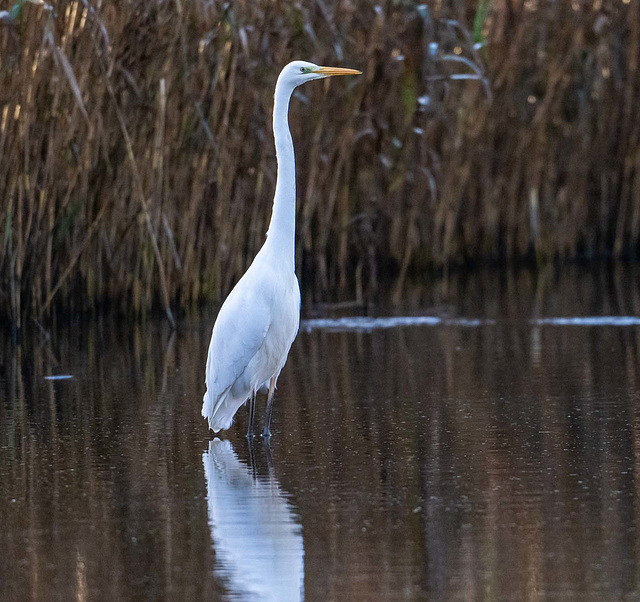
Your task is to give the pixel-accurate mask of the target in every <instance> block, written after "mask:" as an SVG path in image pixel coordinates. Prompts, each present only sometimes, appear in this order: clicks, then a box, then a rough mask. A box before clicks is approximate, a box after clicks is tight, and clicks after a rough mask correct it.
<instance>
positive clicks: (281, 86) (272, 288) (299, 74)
mask: <svg viewBox="0 0 640 602" xmlns="http://www.w3.org/2000/svg"><path fill="white" fill-rule="evenodd" d="M358 74H360V71H356V70H355V69H342V68H339V67H320V66H318V65H314V64H313V63H307V62H305V61H293V62H291V63H289V64H288V65H287V66H286V67H284V69H283V70H282V71H281V72H280V75H279V76H278V81H277V83H276V90H275V95H274V102H273V135H274V138H275V145H276V158H277V161H278V176H277V180H276V191H275V196H274V199H273V210H272V213H271V222H270V223H269V229H268V231H267V240H266V241H265V243H264V244H263V245H262V248H261V249H260V251H259V252H258V254H257V255H256V257H255V258H254V260H253V262H252V264H251V265H250V266H249V269H248V270H247V271H246V273H245V274H244V276H242V278H241V279H240V280H239V281H238V283H237V284H236V285H235V287H234V288H233V290H232V291H231V293H229V296H228V297H227V299H226V300H225V302H224V303H223V305H222V308H221V309H220V312H219V313H218V317H217V319H216V322H215V324H214V326H213V333H212V335H211V343H210V344H209V354H208V357H207V367H206V385H207V390H206V392H205V394H204V398H203V403H202V416H203V417H204V418H206V419H207V420H208V421H209V428H210V429H212V430H213V431H214V432H218V431H219V430H221V429H228V428H229V427H230V426H231V423H232V422H233V417H234V415H235V413H236V412H237V410H238V408H239V407H240V406H241V405H242V404H243V403H245V402H246V401H247V400H249V426H248V428H247V436H248V437H250V436H253V419H254V415H255V399H256V393H257V392H258V391H268V397H267V409H266V414H265V421H264V429H263V431H262V434H263V436H265V437H269V436H270V435H271V431H270V428H269V425H270V423H271V411H272V410H273V396H274V392H275V388H276V382H277V380H278V376H279V375H280V371H281V370H282V368H283V366H284V364H285V362H286V361H287V355H288V354H289V349H290V348H291V344H292V343H293V340H294V339H295V338H296V334H297V333H298V326H299V324H300V288H299V286H298V279H297V277H296V273H295V229H296V166H295V156H294V151H293V140H292V139H291V132H290V131H289V100H290V99H291V94H292V93H293V91H294V90H295V89H296V88H297V87H298V86H300V85H301V84H304V83H305V82H308V81H311V80H313V79H321V78H324V77H330V76H332V75H358Z"/></svg>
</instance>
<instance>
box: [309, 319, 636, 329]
mask: <svg viewBox="0 0 640 602" xmlns="http://www.w3.org/2000/svg"><path fill="white" fill-rule="evenodd" d="M527 322H528V324H529V325H530V326H640V316H581V317H580V316H576V317H559V318H533V319H530V320H528V321H527ZM497 323H498V321H497V320H493V319H479V318H439V317H437V316H390V317H381V318H372V317H368V316H354V317H346V318H318V319H311V320H302V322H301V323H300V328H301V329H302V330H304V331H305V332H310V331H312V330H318V329H321V330H332V331H349V330H354V331H360V332H370V331H372V330H380V329H386V328H401V327H407V326H458V327H464V328H469V327H478V326H495V325H496V324H497Z"/></svg>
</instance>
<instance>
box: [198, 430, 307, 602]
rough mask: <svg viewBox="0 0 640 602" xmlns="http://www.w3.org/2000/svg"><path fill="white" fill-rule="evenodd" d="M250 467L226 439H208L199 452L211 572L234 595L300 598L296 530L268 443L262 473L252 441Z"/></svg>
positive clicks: (300, 546) (301, 575)
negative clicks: (213, 561)
mask: <svg viewBox="0 0 640 602" xmlns="http://www.w3.org/2000/svg"><path fill="white" fill-rule="evenodd" d="M249 445H250V457H251V466H248V465H247V464H245V463H244V462H241V461H240V460H239V458H238V456H237V454H236V453H235V451H234V450H233V446H232V445H231V442H230V441H226V440H225V441H221V440H220V439H217V438H216V439H214V440H213V441H211V442H209V449H208V450H207V451H205V452H204V454H203V455H202V464H203V466H204V475H205V480H206V483H207V505H208V510H209V526H210V527H211V538H212V541H213V547H214V550H215V554H216V568H215V571H214V572H215V574H216V577H218V578H219V579H220V580H221V581H222V582H223V583H225V584H226V585H227V587H228V589H229V593H230V594H231V596H230V597H232V598H233V599H240V600H245V599H246V600H264V601H268V600H273V601H282V600H301V599H302V598H303V590H304V546H303V541H302V529H301V526H300V523H299V521H298V518H297V517H296V514H295V512H294V510H293V507H292V505H291V503H290V502H289V501H288V500H287V498H286V496H285V495H284V494H283V492H282V490H281V489H280V484H279V483H278V480H277V479H276V476H275V471H274V468H273V462H272V460H271V453H270V450H269V447H268V444H265V445H264V446H263V450H264V455H265V459H266V463H267V468H268V474H267V475H266V476H261V475H259V474H258V471H257V466H256V454H255V451H254V448H253V445H254V444H253V442H250V443H249Z"/></svg>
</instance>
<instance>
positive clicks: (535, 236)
mask: <svg viewBox="0 0 640 602" xmlns="http://www.w3.org/2000/svg"><path fill="white" fill-rule="evenodd" d="M0 8H2V9H6V12H3V11H0V237H1V238H0V282H1V289H0V313H1V314H2V316H3V317H8V318H10V319H12V320H13V321H14V323H15V324H16V325H17V326H18V327H19V326H20V322H21V320H22V319H24V317H26V316H28V317H34V318H36V319H38V318H40V317H41V316H46V315H47V314H48V313H49V312H51V310H52V309H53V308H54V307H58V308H62V309H64V310H66V311H86V310H90V309H92V308H95V307H98V306H103V305H105V304H110V305H115V306H116V307H118V308H120V309H121V310H122V311H124V312H133V313H141V312H146V311H148V310H149V309H151V308H152V307H153V306H154V305H156V304H157V305H161V306H163V307H164V308H165V311H166V312H167V315H168V316H169V319H170V320H171V321H172V320H173V317H172V310H171V308H173V309H174V310H175V309H176V308H180V309H184V308H188V307H189V306H190V305H192V304H193V303H195V302H197V301H200V300H220V299H221V298H222V297H223V296H224V294H226V293H227V292H228V291H229V290H230V288H231V286H232V285H233V283H234V282H235V281H236V280H237V278H238V277H239V276H240V275H241V273H242V272H243V271H244V269H245V268H246V266H247V264H248V263H249V262H250V261H251V259H252V258H253V256H254V254H255V253H256V251H257V250H258V248H259V246H260V245H261V243H262V241H263V239H264V232H265V231H266V228H267V223H268V219H269V216H270V210H271V199H272V194H273V190H274V184H275V173H276V164H275V156H274V149H273V142H272V137H271V124H270V115H271V107H272V95H273V86H274V83H275V79H276V77H277V73H278V71H279V69H280V68H281V67H282V65H284V64H285V63H286V62H287V61H289V60H290V59H292V58H304V59H308V60H312V61H314V62H317V63H321V64H322V63H324V64H338V65H345V66H351V67H357V68H360V69H362V70H363V71H364V75H363V76H362V77H361V78H354V79H353V80H351V81H346V80H342V81H339V82H337V83H328V82H327V83H324V84H323V83H318V84H316V85H310V86H307V87H305V88H303V89H301V90H300V91H299V93H298V94H296V98H297V99H298V100H297V101H295V100H294V102H293V105H292V106H293V116H292V119H291V126H292V130H293V135H294V140H295V144H296V153H297V162H298V201H299V207H298V216H299V217H298V253H297V261H298V271H299V274H300V275H301V280H302V285H303V290H304V292H305V294H306V296H307V297H308V298H310V299H313V300H320V299H323V298H326V297H327V296H328V295H335V294H339V293H341V292H342V293H344V292H346V291H349V292H350V294H353V291H354V290H355V294H356V296H357V297H358V298H360V299H361V298H365V297H368V296H371V295H373V294H375V291H376V288H377V285H378V281H379V280H380V279H381V277H383V276H386V273H387V272H392V273H393V274H394V275H395V276H396V278H397V284H396V300H398V299H400V298H401V296H402V292H403V290H404V283H405V279H406V278H407V275H408V274H409V273H411V271H412V270H414V271H415V270H420V269H423V268H424V267H426V266H436V267H444V268H445V269H446V268H447V267H448V266H450V265H452V264H464V263H467V262H469V261H481V260H492V261H494V260H498V261H503V260H516V259H521V258H529V259H532V258H533V259H535V260H536V261H539V262H542V261H547V260H551V259H554V258H571V257H576V256H595V255H603V254H615V255H625V254H635V253H636V251H637V249H638V239H639V230H640V114H639V113H640V104H639V103H638V102H637V98H638V92H639V90H638V88H639V86H640V74H639V70H638V61H639V59H640V14H638V13H639V8H638V3H637V2H633V1H631V2H625V1H624V0H622V1H618V0H601V1H600V0H599V1H598V2H588V3H587V2H579V1H576V2H572V3H569V2H559V3H551V2H533V1H531V2H529V1H527V2H524V3H517V5H516V4H515V3H512V2H508V1H505V0H493V1H489V0H480V1H472V0H466V1H464V0H450V1H449V2H438V3H430V4H415V3H411V2H406V3H403V2H399V3H386V4H383V5H378V4H375V3H373V2H364V3H363V2H360V3H351V2H344V1H342V0H332V1H330V0H316V1H315V2H309V3H299V4H290V3H287V2H281V1H275V2H273V1H266V0H259V1H256V2H244V1H239V2H234V3H210V2H203V1H197V2H181V1H179V0H176V2H158V1H145V2H143V1H142V0H134V1H133V2H129V3H124V2H101V1H95V2H92V1H89V0H72V1H63V0H59V1H53V2H50V4H45V3H43V2H38V1H36V2H25V1H21V2H19V3H18V4H16V3H15V2H11V3H6V4H5V5H4V6H3V5H1V4H0Z"/></svg>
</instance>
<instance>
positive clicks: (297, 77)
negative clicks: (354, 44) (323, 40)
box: [278, 61, 362, 89]
mask: <svg viewBox="0 0 640 602" xmlns="http://www.w3.org/2000/svg"><path fill="white" fill-rule="evenodd" d="M361 73H362V72H361V71H357V70H356V69H343V68H341V67H320V66H319V65H314V64H313V63H308V62H306V61H292V62H291V63H289V64H288V65H286V66H285V67H284V69H283V70H282V71H281V73H280V76H279V77H278V83H282V84H285V85H286V86H287V87H290V88H292V89H293V88H297V87H298V86H299V85H300V84H304V83H305V82H308V81H311V80H312V79H322V78H323V77H331V76H332V75H360V74H361Z"/></svg>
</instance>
